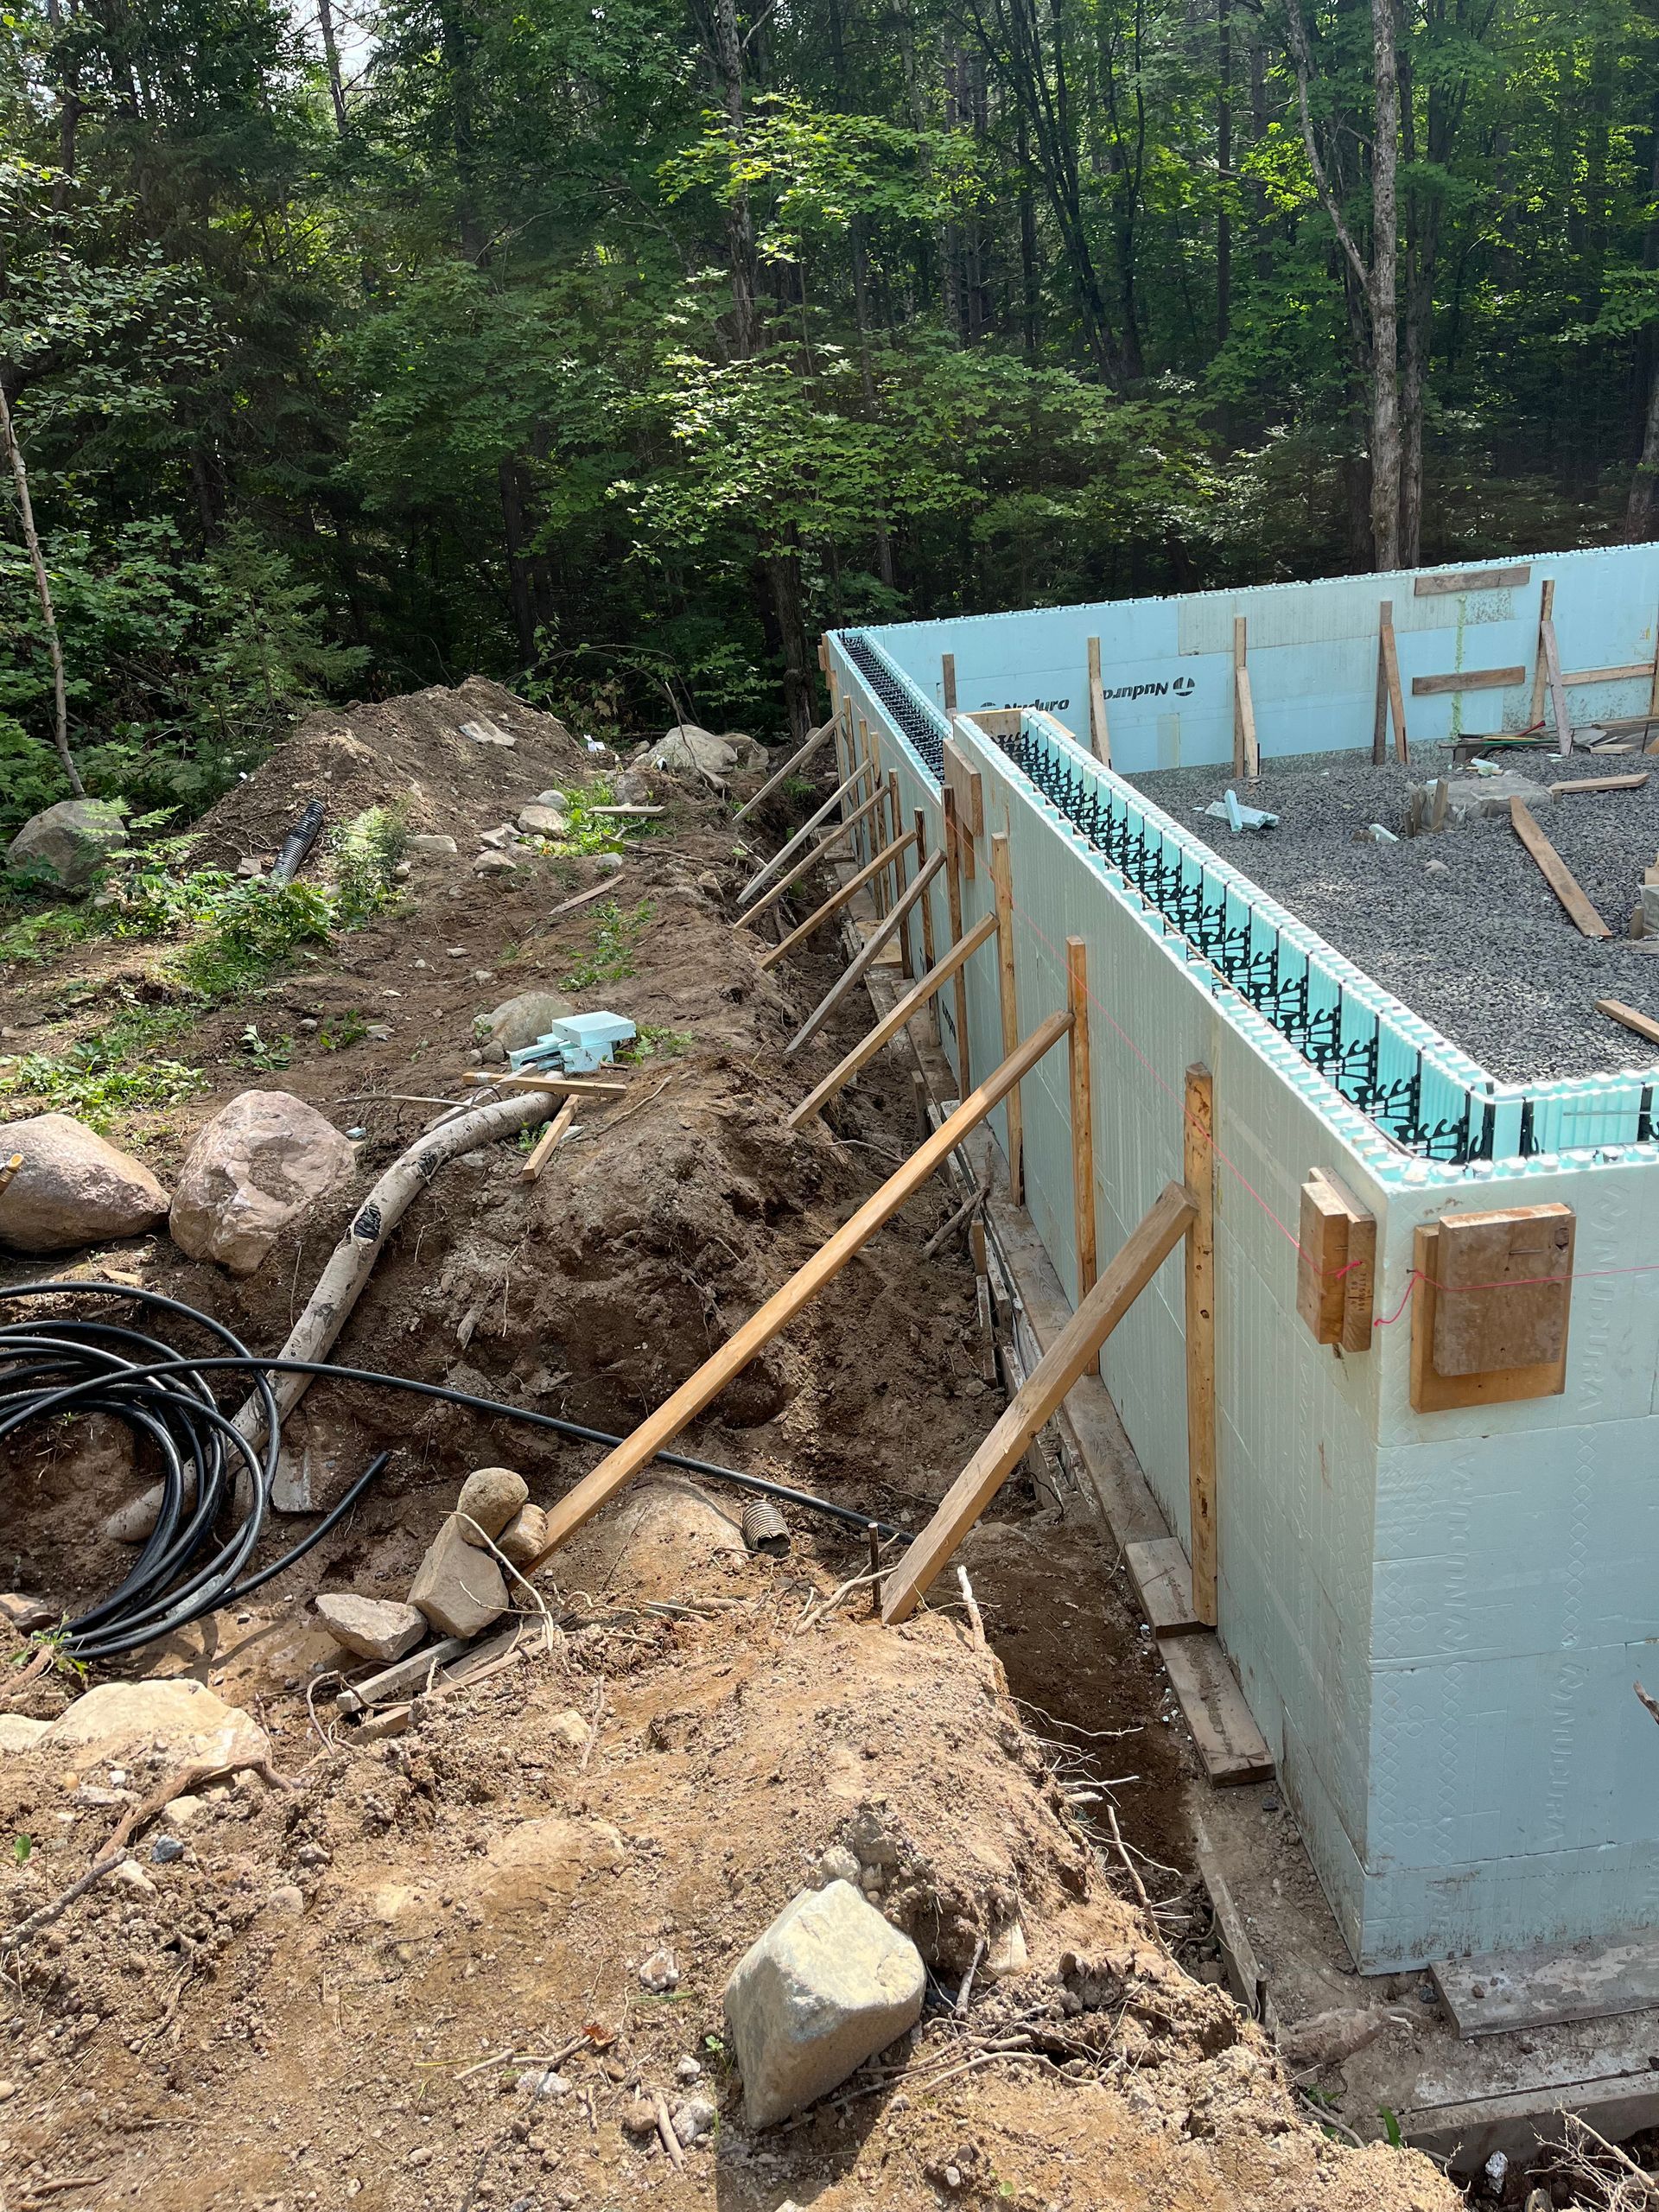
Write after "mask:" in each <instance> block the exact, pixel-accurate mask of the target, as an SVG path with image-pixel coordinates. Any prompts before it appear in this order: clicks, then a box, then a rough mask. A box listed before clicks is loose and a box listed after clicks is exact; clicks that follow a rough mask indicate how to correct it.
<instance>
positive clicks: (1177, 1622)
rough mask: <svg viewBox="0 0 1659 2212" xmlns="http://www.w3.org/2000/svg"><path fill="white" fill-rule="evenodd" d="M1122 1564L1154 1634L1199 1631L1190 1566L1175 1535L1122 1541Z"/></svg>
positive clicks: (1164, 1634)
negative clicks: (1141, 1542) (1149, 1541)
mask: <svg viewBox="0 0 1659 2212" xmlns="http://www.w3.org/2000/svg"><path fill="white" fill-rule="evenodd" d="M1123 1564H1124V1565H1125V1566H1126V1567H1128V1570H1129V1577H1130V1580H1132V1581H1133V1582H1134V1584H1135V1594H1136V1596H1137V1597H1138V1598H1139V1599H1140V1600H1141V1611H1142V1612H1143V1613H1144V1614H1145V1615H1146V1617H1147V1625H1148V1626H1149V1627H1150V1628H1151V1630H1152V1632H1153V1634H1154V1636H1197V1635H1199V1634H1201V1633H1202V1632H1203V1630H1204V1625H1205V1624H1204V1623H1203V1622H1202V1621H1201V1620H1200V1619H1199V1618H1198V1615H1197V1614H1196V1613H1195V1612H1194V1611H1193V1610H1192V1568H1191V1567H1189V1566H1188V1565H1187V1563H1186V1554H1185V1552H1184V1551H1183V1550H1182V1549H1181V1547H1180V1544H1179V1541H1178V1540H1177V1539H1176V1538H1175V1537H1173V1536H1159V1537H1155V1538H1154V1540H1153V1541H1152V1542H1151V1543H1148V1544H1126V1545H1125V1546H1124V1547H1123Z"/></svg>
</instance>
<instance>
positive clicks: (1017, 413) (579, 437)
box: [0, 0, 1659, 829]
mask: <svg viewBox="0 0 1659 2212" xmlns="http://www.w3.org/2000/svg"><path fill="white" fill-rule="evenodd" d="M0 132H3V140H0V394H3V397H4V400H5V403H6V408H5V410H4V415H0V444H3V433H4V419H5V416H10V423H11V425H12V429H13V432H14V434H15V439H16V461H17V463H18V469H17V471H15V472H13V474H19V473H20V474H22V475H23V476H24V477H25V478H26V480H27V484H28V486H29V491H30V493H32V505H33V510H34V517H35V524H36V526H37V529H38V533H39V539H40V543H41V549H42V553H43V557H44V562H45V567H46V571H47V574H48V577H49V582H50V589H51V594H52V598H53V601H54V609H55V614H56V620H57V622H58V625H59V626H60V632H61V637H62V643H63V657H64V663H65V669H66V676H67V728H68V735H69V740H70V743H71V745H72V747H73V752H74V755H75V758H76V760H78V762H79V767H80V771H81V772H82V774H83V775H84V777H85V779H86V785H87V788H88V789H89V790H90V791H93V792H95V793H100V792H101V793H105V794H110V795H113V794H115V793H119V794H120V795H121V796H122V797H123V798H124V799H125V801H126V802H127V804H129V806H130V807H131V808H132V809H133V810H143V809H157V810H159V809H172V810H175V814H177V815H188V814H190V813H194V811H196V810H199V809H200V806H202V805H203V804H206V803H207V800H208V799H210V798H212V797H213V795H214V794H215V793H216V792H217V791H219V790H220V789H222V788H223V787H224V785H226V783H227V782H228V781H229V780H230V779H232V778H233V777H234V776H235V775H236V773H237V772H238V771H240V770H242V769H245V768H246V767H247V766H249V765H250V764H251V762H252V761H253V760H257V758H259V757H260V756H261V755H262V754H263V753H264V752H265V751H267V750H268V749H269V747H270V745H271V744H272V743H273V742H274V741H276V740H277V738H279V737H280V736H281V735H282V734H284V732H285V731H286V730H287V729H288V728H289V727H290V726H291V724H292V721H293V720H294V718H295V716H296V714H297V713H299V712H300V711H302V709H305V708H306V707H308V706H309V705H311V704H314V703H315V702H318V701H320V700H325V699H327V698H330V697H335V698H340V697H345V696H349V695H359V696H361V695H373V694H377V693H385V692H391V691H397V690H407V689H410V688H413V687H416V686H419V685H423V684H426V683H450V682H459V681H461V679H462V678H463V677H465V676H467V675H468V674H470V673H473V672H474V671H480V672H485V673H488V674H492V675H496V676H499V677H503V678H504V679H505V680H507V681H509V682H512V683H514V684H515V685H516V686H517V687H518V689H520V690H523V691H524V693H525V695H526V696H530V697H531V698H533V699H535V700H536V701H537V702H539V703H542V704H544V705H548V706H550V707H552V708H553V709H556V711H558V712H560V713H562V714H563V715H567V716H569V718H570V719H571V720H572V721H574V723H575V726H576V727H578V728H581V729H583V730H586V731H591V732H593V733H594V734H597V735H601V736H605V735H610V734H622V733H632V734H638V733H639V732H641V731H644V730H646V729H658V730H660V729H661V728H664V726H665V725H666V724H667V723H668V722H670V721H673V720H675V719H677V717H679V716H680V715H682V714H683V715H687V716H689V717H691V718H694V719H696V720H697V721H702V722H704V723H708V724H711V725H713V726H714V727H715V728H728V727H733V726H739V727H745V728H750V729H752V730H754V731H755V732H757V733H758V734H779V733H781V732H782V731H783V730H785V728H788V727H792V728H794V729H795V730H796V731H800V730H802V729H804V728H805V727H806V726H807V724H808V722H809V721H810V719H811V717H812V715H813V714H814V711H815V709H817V708H818V707H821V705H822V697H821V694H820V693H819V692H818V690H817V685H818V677H817V665H816V654H815V652H814V651H813V645H812V641H813V639H815V638H816V635H817V632H818V631H819V630H820V629H821V628H823V627H824V626H828V625H830V624H844V623H855V622H859V621H865V620H870V621H874V620H889V619H893V618H899V617H905V616H909V615H920V614H944V613H951V612H957V611H963V612H979V611H984V610H988V609H995V608H999V607H1020V606H1029V605H1033V604H1037V603H1041V602H1044V601H1049V602H1053V601H1074V600H1083V599H1090V598H1099V597H1111V596H1121V595H1124V594H1135V593H1147V592H1156V591H1162V590H1192V589H1195V588H1202V587H1205V586H1211V585H1224V584H1227V583H1229V582H1262V581H1268V580H1272V579H1275V578H1288V577H1296V576H1306V575H1319V574H1325V573H1330V572H1333V571H1341V570H1363V569H1371V568H1373V567H1388V566H1392V565H1395V564H1402V563H1414V562H1416V561H1419V560H1423V561H1439V560H1445V559H1456V558H1465V557H1473V556H1481V555H1487V554H1496V553H1503V552H1508V551H1511V550H1518V551H1526V552H1532V551H1538V550H1547V549H1549V548H1552V547H1561V546H1568V545H1584V544H1590V543H1605V542H1607V541H1610V540H1617V539H1619V538H1621V537H1632V538H1634V537H1648V536H1650V535H1653V534H1656V532H1659V504H1656V497H1655V486H1656V482H1659V17H1656V15H1655V14H1654V13H1652V12H1649V9H1648V8H1646V7H1644V6H1643V5H1640V4H1637V3H1636V0H1576V4H1568V0H810V4H804V0H393V3H392V4H390V5H386V6H380V5H378V4H373V0H351V4H350V5H349V7H348V6H346V5H342V4H340V0H295V4H294V7H293V8H292V9H291V10H290V9H289V8H287V7H284V6H281V5H277V4H274V3H273V0H13V4H12V10H11V12H9V13H4V14H0ZM7 477H8V472H7V471H6V470H5V469H4V468H3V467H0V486H4V488H5V490H6V491H10V490H12V489H13V486H12V485H11V484H10V483H9V482H8V480H7ZM53 727H54V682H53V671H52V666H51V663H50V658H49V654H48V635H47V632H46V629H45V626H44V625H43V623H42V620H41V609H40V606H39V603H38V597H37V585H36V579H35V575H34V573H33V572H32V570H31V566H30V563H29V558H28V556H27V554H26V551H25V545H24V538H23V534H22V529H21V515H20V511H19V507H18V505H17V503H16V499H15V497H14V499H12V502H11V504H10V505H5V504H3V493H0V829H3V828H5V827H6V826H8V825H13V824H15V823H16V822H17V821H19V820H20V819H21V818H22V817H24V816H25V815H27V814H29V813H30V812H31V811H33V810H35V809H36V808H38V807H40V806H41V805H44V804H48V802H49V801H51V800H53V799H54V798H60V797H62V796H64V795H65V794H66V792H67V789H68V785H67V782H66V780H65V779H64V775H63V772H62V770H61V768H60V765H59V761H58V758H57V755H56V754H55V753H54V751H53V749H52V745H51V739H52V734H53Z"/></svg>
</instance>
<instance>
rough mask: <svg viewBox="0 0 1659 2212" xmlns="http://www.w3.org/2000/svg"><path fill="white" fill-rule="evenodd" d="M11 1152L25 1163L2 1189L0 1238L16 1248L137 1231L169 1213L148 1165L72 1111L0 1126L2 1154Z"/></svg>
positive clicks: (71, 1245) (55, 1247)
mask: <svg viewBox="0 0 1659 2212" xmlns="http://www.w3.org/2000/svg"><path fill="white" fill-rule="evenodd" d="M14 1153H22V1156H23V1164H22V1167H20V1168H19V1169H18V1171H17V1173H16V1175H15V1176H14V1177H13V1179H12V1180H11V1182H10V1184H9V1185H7V1187H6V1189H5V1191H4V1192H0V1245H4V1246H7V1247H9V1248H10V1249H11V1250H12V1251H14V1252H69V1251H73V1249H75V1248H76V1247H77V1246H78V1245H81V1244H96V1243H102V1242H103V1241H104V1240H105V1238H106V1237H112V1236H141V1235H142V1234H143V1231H144V1230H147V1229H153V1228H154V1227H155V1226H156V1223H157V1222H158V1221H161V1220H162V1219H163V1218H164V1217H165V1216H166V1213H167V1192H165V1191H164V1190H163V1189H162V1186H161V1185H160V1184H159V1183H158V1182H157V1181H156V1178H155V1177H154V1176H153V1175H152V1174H151V1173H150V1172H149V1168H148V1167H145V1166H142V1165H141V1164H140V1163H139V1162H138V1161H137V1160H132V1159H130V1158H129V1157H128V1155H127V1154H125V1153H124V1152H118V1151H117V1149H116V1147H114V1146H113V1145H112V1144H111V1143H110V1142H109V1141H108V1140H107V1139H106V1138H104V1137H101V1136H99V1135H97V1134H96V1133H95V1132H94V1131H92V1129H89V1128H86V1126H85V1125H84V1124H83V1123H82V1122H77V1121H75V1120H73V1118H72V1116H69V1115H67V1114H36V1115H35V1116H33V1117H32V1118H31V1119H29V1121H26V1122H7V1123H5V1124H4V1125H3V1127H0V1159H7V1158H10V1155H11V1154H14Z"/></svg>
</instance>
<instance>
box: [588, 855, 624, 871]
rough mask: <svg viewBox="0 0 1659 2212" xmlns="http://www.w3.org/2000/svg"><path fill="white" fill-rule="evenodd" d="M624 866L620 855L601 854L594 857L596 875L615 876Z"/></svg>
mask: <svg viewBox="0 0 1659 2212" xmlns="http://www.w3.org/2000/svg"><path fill="white" fill-rule="evenodd" d="M622 865H623V861H622V855H621V854H620V853H600V854H597V855H595V856H594V874H596V875H615V874H617V872H618V871H619V870H620V868H621V867H622Z"/></svg>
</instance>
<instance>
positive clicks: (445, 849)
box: [404, 837, 460, 859]
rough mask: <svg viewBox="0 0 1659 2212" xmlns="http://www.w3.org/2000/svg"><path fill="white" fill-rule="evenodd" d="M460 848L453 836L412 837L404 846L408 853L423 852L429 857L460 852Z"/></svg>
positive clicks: (433, 857) (434, 857)
mask: <svg viewBox="0 0 1659 2212" xmlns="http://www.w3.org/2000/svg"><path fill="white" fill-rule="evenodd" d="M404 851H405V852H406V853H418V854H423V855H426V856H427V857H428V858H429V859H436V858H437V857H439V855H443V854H447V853H455V852H459V851H460V847H459V846H458V845H457V844H456V842H455V841H454V838H453V837H410V838H409V839H408V840H407V841H406V842H405V843H404Z"/></svg>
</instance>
